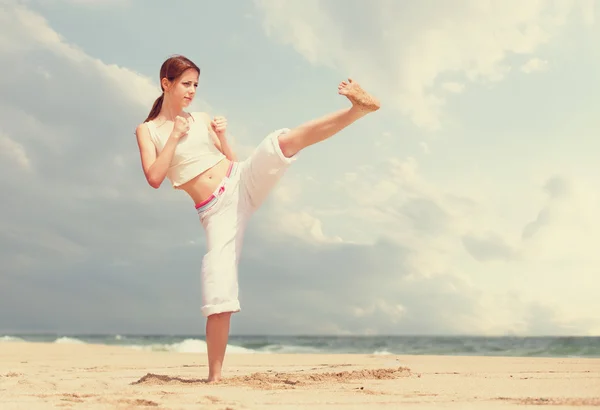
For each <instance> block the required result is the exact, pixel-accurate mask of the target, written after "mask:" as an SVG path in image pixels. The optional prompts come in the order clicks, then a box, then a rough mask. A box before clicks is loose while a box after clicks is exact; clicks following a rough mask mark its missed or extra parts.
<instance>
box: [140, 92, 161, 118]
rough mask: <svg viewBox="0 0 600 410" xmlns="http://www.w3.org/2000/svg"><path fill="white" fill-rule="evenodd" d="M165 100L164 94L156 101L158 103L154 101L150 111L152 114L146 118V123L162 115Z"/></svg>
mask: <svg viewBox="0 0 600 410" xmlns="http://www.w3.org/2000/svg"><path fill="white" fill-rule="evenodd" d="M164 99H165V93H162V94H161V95H160V96H159V97H158V98H157V99H156V101H154V104H153V105H152V109H151V110H150V113H149V114H148V118H146V120H144V122H148V121H150V120H153V119H155V118H156V117H158V114H160V109H161V108H162V103H163V100H164Z"/></svg>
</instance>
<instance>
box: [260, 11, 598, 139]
mask: <svg viewBox="0 0 600 410" xmlns="http://www.w3.org/2000/svg"><path fill="white" fill-rule="evenodd" d="M255 4H256V6H257V9H258V10H259V12H261V13H262V15H263V28H264V30H265V33H266V34H267V36H269V37H270V38H271V39H272V40H273V41H275V42H278V43H282V44H285V45H289V46H291V47H293V48H294V50H295V51H296V52H298V53H299V54H300V55H302V56H304V57H305V58H306V60H307V61H308V62H310V63H311V64H314V65H321V66H325V67H330V68H332V69H334V70H336V71H338V72H342V73H344V74H343V75H346V73H351V74H352V75H353V76H354V77H355V78H356V79H360V80H361V81H362V82H363V83H365V84H366V86H367V87H368V88H369V89H372V90H374V92H375V93H377V94H378V95H381V99H382V101H383V104H384V106H388V107H390V108H395V109H397V110H398V111H400V112H401V113H402V114H403V115H406V116H408V117H409V118H410V119H411V120H412V122H413V123H414V124H415V125H416V126H418V127H420V128H423V129H426V130H438V129H439V128H441V127H442V124H443V121H444V117H445V113H444V111H443V110H444V106H445V104H446V98H447V96H446V93H445V92H444V91H446V92H448V91H449V92H451V93H457V92H460V91H462V90H463V89H464V88H465V87H466V85H467V84H470V85H476V84H493V83H496V82H498V81H501V80H503V79H505V78H506V77H507V75H509V74H510V72H511V70H512V67H513V66H514V65H519V61H520V59H521V58H522V57H523V56H524V57H527V56H528V55H531V54H533V53H535V52H537V51H539V50H540V49H541V47H542V46H545V45H547V44H548V43H549V42H550V41H551V40H552V39H553V38H555V37H556V36H558V35H560V34H561V32H562V30H563V29H564V25H565V22H566V21H567V20H568V19H570V18H576V19H577V18H583V20H584V21H585V22H587V23H590V22H592V21H593V13H594V8H593V4H592V2H591V1H585V2H564V1H545V0H536V1H528V2H519V1H516V0H514V1H504V2H485V3H481V2H479V1H462V2H459V3H452V5H451V6H450V5H443V6H440V5H439V4H437V3H436V6H435V7H431V4H430V2H421V3H410V4H409V3H407V2H397V1H394V0H382V1H379V2H377V3H356V4H355V7H353V8H348V7H346V6H345V3H343V2H342V1H341V0H338V1H327V2H325V1H319V0H310V1H306V2H304V3H302V4H301V5H300V4H294V5H291V4H288V3H285V4H284V3H283V2H281V1H279V0H256V1H255ZM342 9H343V10H344V13H343V18H342V17H341V14H340V13H339V10H342ZM577 11H578V12H579V14H577V13H574V12H577ZM573 15H574V17H573ZM534 61H537V60H534ZM541 61H542V60H539V61H538V62H533V63H529V65H526V67H527V68H526V69H528V70H531V69H532V65H535V66H536V67H537V68H540V67H542V65H541ZM459 84H460V85H459Z"/></svg>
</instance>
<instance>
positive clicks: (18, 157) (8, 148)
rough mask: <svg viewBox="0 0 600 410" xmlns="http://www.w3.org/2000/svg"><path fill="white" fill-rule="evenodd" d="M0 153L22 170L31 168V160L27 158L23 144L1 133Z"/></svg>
mask: <svg viewBox="0 0 600 410" xmlns="http://www.w3.org/2000/svg"><path fill="white" fill-rule="evenodd" d="M0 155H2V156H4V157H5V159H7V160H8V161H12V162H13V163H14V165H16V166H17V167H19V168H21V169H22V170H25V171H28V170H30V169H31V161H30V160H29V157H28V156H27V152H26V151H25V148H24V147H23V145H21V144H19V143H18V142H16V141H13V140H12V139H10V138H9V137H7V136H5V135H1V134H0ZM7 171H8V169H7Z"/></svg>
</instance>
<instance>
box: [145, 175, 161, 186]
mask: <svg viewBox="0 0 600 410" xmlns="http://www.w3.org/2000/svg"><path fill="white" fill-rule="evenodd" d="M146 180H147V181H148V184H149V185H150V186H151V187H152V188H154V189H158V188H160V185H161V184H162V181H163V180H162V179H160V178H156V177H155V176H153V175H147V176H146Z"/></svg>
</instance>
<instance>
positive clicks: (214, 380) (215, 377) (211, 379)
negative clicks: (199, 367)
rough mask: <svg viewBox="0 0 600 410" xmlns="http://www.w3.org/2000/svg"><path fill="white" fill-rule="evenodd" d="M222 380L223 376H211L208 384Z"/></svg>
mask: <svg viewBox="0 0 600 410" xmlns="http://www.w3.org/2000/svg"><path fill="white" fill-rule="evenodd" d="M220 381H221V376H209V377H208V380H207V381H206V382H207V383H208V384H217V383H219V382H220Z"/></svg>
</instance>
